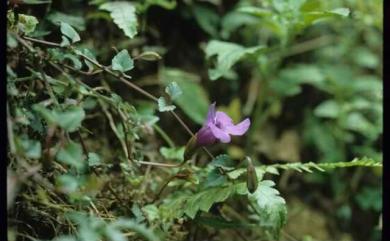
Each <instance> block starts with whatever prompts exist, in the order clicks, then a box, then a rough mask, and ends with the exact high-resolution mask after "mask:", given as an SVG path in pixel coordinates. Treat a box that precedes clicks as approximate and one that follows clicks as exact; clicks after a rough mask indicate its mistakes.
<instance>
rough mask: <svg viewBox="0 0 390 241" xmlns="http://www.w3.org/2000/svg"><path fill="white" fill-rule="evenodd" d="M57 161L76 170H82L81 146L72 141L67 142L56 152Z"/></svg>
mask: <svg viewBox="0 0 390 241" xmlns="http://www.w3.org/2000/svg"><path fill="white" fill-rule="evenodd" d="M57 160H58V161H60V162H62V163H65V164H68V165H70V166H72V167H75V168H76V169H81V168H83V166H84V158H83V149H82V147H81V145H80V144H78V143H76V142H73V141H71V142H69V143H68V144H66V145H65V146H64V147H62V148H61V149H60V150H59V151H58V153H57Z"/></svg>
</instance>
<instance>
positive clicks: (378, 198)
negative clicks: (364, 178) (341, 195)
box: [355, 187, 382, 212]
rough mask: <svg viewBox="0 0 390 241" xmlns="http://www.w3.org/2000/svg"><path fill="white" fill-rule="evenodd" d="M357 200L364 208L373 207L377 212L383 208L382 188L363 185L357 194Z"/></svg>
mask: <svg viewBox="0 0 390 241" xmlns="http://www.w3.org/2000/svg"><path fill="white" fill-rule="evenodd" d="M355 200H356V201H357V203H358V204H359V206H360V207H362V209H364V210H370V209H372V210H374V211H376V212H380V211H381V210H382V190H381V189H379V188H377V187H375V188H374V187H363V189H362V190H361V191H360V192H359V193H358V194H357V195H356V196H355Z"/></svg>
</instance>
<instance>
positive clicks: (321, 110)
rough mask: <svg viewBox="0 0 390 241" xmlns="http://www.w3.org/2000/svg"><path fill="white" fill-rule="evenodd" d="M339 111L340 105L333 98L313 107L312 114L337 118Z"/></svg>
mask: <svg viewBox="0 0 390 241" xmlns="http://www.w3.org/2000/svg"><path fill="white" fill-rule="evenodd" d="M340 112H341V108H340V105H339V104H338V103H337V102H336V101H334V100H326V101H324V102H322V103H321V104H319V105H318V106H317V107H316V108H315V109H314V114H315V115H316V116H318V117H327V118H337V117H338V115H339V114H340Z"/></svg>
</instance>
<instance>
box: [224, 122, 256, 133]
mask: <svg viewBox="0 0 390 241" xmlns="http://www.w3.org/2000/svg"><path fill="white" fill-rule="evenodd" d="M250 125H251V121H250V120H249V118H246V119H245V120H243V121H241V122H240V123H238V124H237V125H228V126H224V130H225V131H226V132H227V133H229V134H231V135H235V136H241V135H243V134H244V133H245V132H247V130H248V128H249V126H250Z"/></svg>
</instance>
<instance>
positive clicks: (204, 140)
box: [196, 102, 251, 146]
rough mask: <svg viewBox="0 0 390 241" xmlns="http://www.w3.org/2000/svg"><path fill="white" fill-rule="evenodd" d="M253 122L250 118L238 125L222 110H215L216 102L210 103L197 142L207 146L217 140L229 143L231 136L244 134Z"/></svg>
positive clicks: (199, 144)
mask: <svg viewBox="0 0 390 241" xmlns="http://www.w3.org/2000/svg"><path fill="white" fill-rule="evenodd" d="M250 124H251V122H250V120H249V118H246V119H245V120H243V121H241V122H240V123H238V124H237V125H235V124H233V121H232V119H231V118H230V117H229V116H228V115H227V114H225V113H224V112H222V111H216V110H215V102H214V103H213V104H211V105H210V107H209V111H208V113H207V119H206V121H205V123H204V124H203V127H202V128H201V129H200V130H199V131H198V133H197V135H196V137H197V138H196V144H197V145H198V146H206V145H210V144H213V143H214V142H215V141H216V140H219V141H220V142H222V143H229V142H230V140H231V138H230V136H231V135H233V136H242V135H243V134H245V132H246V131H247V130H248V128H249V126H250Z"/></svg>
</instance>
